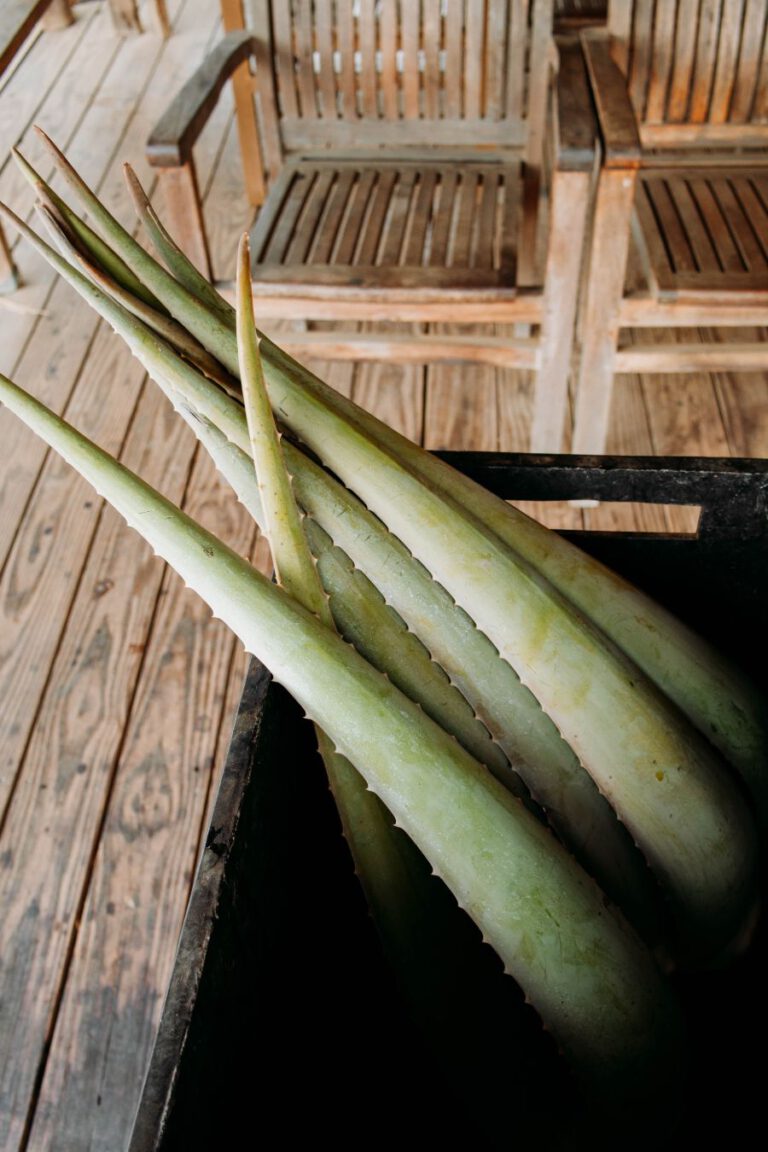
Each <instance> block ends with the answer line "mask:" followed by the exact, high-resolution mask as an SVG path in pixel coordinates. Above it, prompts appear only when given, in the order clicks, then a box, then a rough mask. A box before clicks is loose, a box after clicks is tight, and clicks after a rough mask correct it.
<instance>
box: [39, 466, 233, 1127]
mask: <svg viewBox="0 0 768 1152" xmlns="http://www.w3.org/2000/svg"><path fill="white" fill-rule="evenodd" d="M184 506H185V508H186V509H187V510H188V511H189V512H190V514H191V515H193V516H194V517H195V518H196V519H199V520H201V521H202V522H203V523H205V524H206V525H207V526H208V527H209V528H211V529H212V530H214V531H216V532H217V533H218V534H219V535H221V536H223V538H225V539H227V540H228V541H229V542H230V543H231V544H232V546H233V547H234V548H235V549H236V550H238V551H240V552H245V553H248V552H249V551H250V550H251V547H252V537H253V527H252V523H251V521H250V518H249V517H248V515H247V513H246V512H245V510H244V509H243V508H242V507H241V506H239V505H237V503H236V501H235V499H234V496H233V495H232V493H231V492H225V491H224V490H223V489H221V488H220V487H219V486H218V485H217V484H216V482H215V479H214V469H213V465H212V464H211V462H210V461H209V460H208V459H207V457H204V456H200V457H199V458H198V465H197V467H196V468H195V472H194V473H193V476H192V479H191V487H190V488H189V489H188V491H187V494H186V498H185V501H184ZM234 651H235V641H234V638H233V637H232V634H231V633H230V632H229V631H228V630H227V629H226V628H225V627H224V626H223V625H222V624H221V622H220V621H215V620H213V619H212V618H211V615H210V611H209V610H208V609H207V607H206V606H204V605H203V604H202V603H201V602H200V601H198V600H197V599H196V598H195V597H193V596H192V595H190V593H189V592H188V591H187V590H186V589H185V587H184V584H183V582H182V581H181V580H180V579H179V578H178V577H176V576H175V574H172V573H169V574H168V575H167V578H166V580H165V581H164V586H163V588H162V590H161V596H160V602H159V608H158V611H157V614H156V615H155V618H154V620H153V626H152V631H151V635H150V636H149V637H148V640H147V647H146V652H145V673H144V675H143V676H142V678H141V680H140V682H139V684H138V685H137V689H136V693H135V696H134V698H133V700H132V701H131V709H130V716H129V720H128V724H127V726H126V728H125V733H124V741H123V745H122V748H121V750H120V761H119V766H118V768H117V773H116V778H115V781H114V785H113V788H112V790H111V794H110V797H109V804H108V807H107V810H106V813H105V819H104V827H103V831H102V833H101V836H100V840H99V850H98V852H97V854H96V858H95V861H94V871H93V876H92V879H91V883H90V885H89V890H88V896H87V899H86V901H85V904H84V906H83V911H82V923H83V930H82V931H81V932H80V934H79V936H78V941H77V948H76V952H75V955H74V958H73V974H72V977H71V979H70V981H68V986H67V990H66V995H65V996H64V998H63V1002H62V1006H61V1012H60V1021H61V1025H62V1026H63V1027H66V1028H69V1029H70V1031H71V1034H72V1035H74V1036H75V1037H76V1038H77V1043H76V1045H75V1046H73V1050H71V1052H70V1060H69V1063H68V1066H67V1067H66V1068H65V1067H62V1065H61V1064H57V1066H56V1072H57V1073H58V1075H56V1076H51V1079H50V1083H46V1085H45V1091H44V1092H43V1094H42V1096H41V1100H40V1105H39V1125H40V1129H41V1135H44V1134H45V1133H46V1132H47V1133H49V1135H50V1137H51V1138H52V1139H55V1140H61V1139H62V1138H64V1139H66V1138H67V1136H68V1135H69V1133H70V1132H71V1133H72V1137H73V1143H75V1142H76V1136H77V1133H78V1130H80V1128H81V1123H79V1122H78V1112H79V1110H80V1107H81V1102H82V1101H83V1100H93V1098H94V1096H95V1095H96V1094H99V1095H101V1097H102V1107H101V1108H100V1109H98V1110H96V1109H94V1110H93V1111H92V1122H91V1123H92V1127H91V1131H92V1133H93V1137H92V1139H93V1141H94V1143H97V1142H101V1143H102V1146H103V1147H110V1146H120V1145H119V1141H120V1140H121V1139H124V1134H125V1133H126V1132H128V1131H129V1129H130V1124H131V1122H132V1120H133V1116H134V1113H135V1110H136V1106H137V1104H138V1099H139V1093H140V1090H141V1083H142V1081H141V1074H142V1072H143V1069H144V1068H146V1066H147V1064H148V1061H149V1056H150V1052H151V1045H152V1040H153V1038H154V1029H155V1027H156V1023H157V1012H158V1010H159V1008H160V1006H161V1003H162V996H163V993H164V989H165V987H166V985H167V982H168V979H169V976H170V972H171V968H172V965H173V960H174V957H175V941H176V940H177V939H178V936H179V932H180V930H181V925H182V920H183V915H184V910H185V907H186V900H187V896H188V893H189V889H190V885H191V882H192V878H193V875H194V868H195V864H196V860H197V856H198V854H199V851H200V841H199V837H200V832H201V827H202V818H203V815H204V813H205V811H206V807H207V801H208V791H209V788H210V782H211V777H212V775H213V766H212V763H211V757H212V754H213V751H214V750H215V748H216V747H217V745H218V742H219V741H218V733H219V730H220V728H221V725H222V722H223V708H222V704H223V701H222V688H223V685H225V684H226V680H227V676H228V675H229V673H230V669H231V667H232V659H233V655H234ZM118 901H122V904H123V907H122V908H121V909H120V912H119V913H118V912H117V910H116V908H117V903H118ZM109 908H113V909H115V912H114V913H113V915H111V916H110V915H108V914H107V915H104V911H103V910H104V909H109ZM137 952H138V954H137ZM131 960H133V962H131ZM96 972H101V973H102V974H103V976H104V977H105V978H106V986H107V989H108V993H107V995H106V996H104V994H103V992H102V995H101V997H99V999H100V1000H101V1004H99V1003H98V1001H97V998H96V997H94V994H93V987H94V981H93V974H94V973H96ZM83 998H86V999H87V1002H89V1003H90V1013H89V1015H90V1021H89V1023H90V1027H88V1028H84V1027H83V1025H84V1023H85V1020H84V1019H83V1008H82V1003H81V1002H82V1000H83ZM148 1008H150V1009H151V1008H153V1009H154V1011H148ZM99 1021H100V1022H101V1026H102V1027H103V1028H106V1029H108V1030H109V1033H110V1043H109V1048H107V1046H106V1045H105V1043H104V1040H103V1039H102V1038H101V1037H100V1036H99V1029H98V1022H99ZM113 1047H114V1049H115V1050H116V1051H117V1052H119V1053H120V1058H119V1060H118V1059H115V1058H114V1057H113V1058H110V1052H111V1049H112V1048H113Z"/></svg>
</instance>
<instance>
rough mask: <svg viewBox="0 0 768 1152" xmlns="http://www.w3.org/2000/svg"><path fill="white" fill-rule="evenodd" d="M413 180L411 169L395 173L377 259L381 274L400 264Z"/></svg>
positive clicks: (413, 173) (413, 174)
mask: <svg viewBox="0 0 768 1152" xmlns="http://www.w3.org/2000/svg"><path fill="white" fill-rule="evenodd" d="M415 179H416V174H415V172H414V171H413V169H412V168H406V169H404V170H403V171H400V172H398V173H397V181H396V183H395V186H394V189H393V192H392V195H391V197H390V200H389V204H388V210H387V218H386V223H385V225H384V235H383V238H382V247H381V255H380V257H379V260H380V265H381V268H382V274H383V272H384V271H385V270H386V269H388V268H390V269H391V268H393V267H395V268H396V267H397V265H398V264H399V263H400V262H401V258H402V252H403V244H404V242H405V229H406V225H407V223H408V217H409V214H410V211H411V196H412V194H413V186H414V183H415Z"/></svg>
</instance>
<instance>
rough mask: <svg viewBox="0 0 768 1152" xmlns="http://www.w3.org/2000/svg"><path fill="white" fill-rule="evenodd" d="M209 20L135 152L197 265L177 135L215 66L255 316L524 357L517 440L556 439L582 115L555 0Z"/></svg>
mask: <svg viewBox="0 0 768 1152" xmlns="http://www.w3.org/2000/svg"><path fill="white" fill-rule="evenodd" d="M222 14H223V17H224V26H225V31H226V33H227V34H226V35H225V37H224V38H223V40H222V42H221V43H220V44H219V45H218V47H217V48H216V49H215V50H214V52H213V54H212V56H211V57H210V58H209V59H208V60H207V61H206V63H205V64H204V66H203V68H202V70H201V72H200V73H199V74H198V75H197V76H195V77H194V78H193V79H192V80H191V81H190V82H189V83H188V84H187V85H186V87H185V88H184V90H183V91H182V92H181V93H180V94H179V95H178V96H177V98H176V99H175V100H174V102H173V104H172V105H171V107H170V108H169V109H168V111H167V113H166V114H165V116H164V117H163V118H162V120H161V122H160V123H159V124H158V125H157V126H156V128H155V129H154V131H153V132H152V134H151V137H150V139H149V142H148V147H147V154H148V158H149V161H150V163H151V164H152V165H154V166H155V167H156V168H157V169H158V173H159V181H160V184H161V186H162V188H163V191H164V203H165V211H166V213H167V216H168V221H169V224H170V230H171V231H172V232H175V234H176V236H177V239H178V240H179V241H180V242H181V243H182V244H183V246H184V247H185V249H186V250H187V252H188V253H189V254H190V256H191V257H192V258H193V260H194V261H195V262H196V264H197V265H198V267H199V268H201V269H202V270H204V271H205V272H206V274H208V275H209V276H210V274H211V265H210V258H209V252H208V242H207V238H206V235H205V227H204V222H203V216H202V210H201V205H200V197H199V193H198V188H197V180H196V177H195V169H194V156H193V146H194V143H195V140H196V139H197V137H198V135H199V133H200V131H201V129H202V127H203V125H204V123H205V121H206V119H207V117H208V115H209V114H210V112H211V110H212V109H213V107H214V105H215V103H216V100H217V99H218V96H219V94H220V92H221V91H222V89H223V86H224V85H225V83H226V81H227V80H228V78H229V77H230V76H231V77H232V80H233V84H234V93H235V101H236V107H237V114H238V125H239V132H240V144H241V152H242V156H243V161H244V167H245V179H246V185H247V189H248V192H249V195H250V197H251V200H252V202H253V203H254V205H258V206H259V212H258V214H257V216H256V221H255V224H254V226H253V229H252V231H251V251H252V256H253V283H254V294H255V296H256V297H257V307H258V311H259V319H260V322H262V321H263V320H264V319H266V318H271V319H274V318H291V319H301V320H306V321H309V322H311V321H320V320H325V321H329V320H331V321H347V322H349V321H351V322H353V327H352V330H344V331H336V330H334V331H328V330H327V328H326V329H325V330H324V331H316V330H313V329H312V328H311V327H310V328H307V329H305V330H303V331H299V332H291V333H290V334H286V337H285V339H283V337H282V335H281V340H282V342H283V344H284V345H285V346H286V347H290V348H291V350H292V351H294V353H296V354H300V353H301V352H302V351H304V350H305V349H306V350H307V351H309V350H314V351H315V352H316V353H317V354H319V355H321V356H322V357H325V358H365V357H367V358H371V359H377V360H378V359H386V360H392V361H398V362H409V361H410V362H417V363H421V362H430V361H436V360H449V359H450V360H466V361H484V362H487V363H493V364H498V365H502V366H508V367H517V368H526V369H534V370H535V371H536V373H537V380H538V387H537V394H536V401H535V408H536V411H535V414H534V420H533V434H532V441H531V443H532V446H533V447H536V448H538V449H547V450H557V449H559V447H560V444H561V437H562V429H563V425H564V415H565V405H566V399H567V396H566V390H567V377H568V371H569V366H570V357H571V350H572V333H573V323H574V315H575V302H576V288H577V281H578V273H579V263H580V259H581V250H582V239H583V235H584V232H583V230H584V227H585V222H586V219H587V212H588V196H589V185H590V176H591V171H592V169H593V166H594V139H595V132H596V126H595V124H594V122H593V119H592V113H591V105H590V98H589V91H588V86H587V83H586V75H585V72H584V67H583V60H582V57H581V52H580V49H579V45H578V42H577V41H576V40H575V39H574V40H572V42H571V43H567V44H566V43H564V44H562V45H560V46H559V50H557V49H556V46H555V42H554V39H553V33H552V0H413V2H412V3H408V4H398V3H395V2H394V0H378V2H374V0H354V2H353V0H334V2H331V0H292V2H290V3H289V2H287V0H274V2H273V3H270V2H269V0H254V2H252V3H250V4H249V5H246V4H244V3H242V2H240V0H222ZM540 225H541V227H540ZM542 235H543V236H544V242H543V248H544V254H543V256H540V255H539V250H538V249H537V244H538V242H539V240H540V237H541V236H542ZM363 321H365V322H377V323H378V322H381V323H380V324H379V325H378V327H377V328H376V330H375V331H374V332H371V331H370V324H366V329H367V331H366V332H361V331H360V324H359V322H363ZM414 324H418V325H422V326H423V325H429V326H431V325H435V324H437V325H446V326H448V325H450V326H451V331H450V333H448V332H446V331H437V330H435V329H434V328H431V329H430V330H428V331H424V330H423V329H422V330H420V331H418V332H414V331H413V329H412V325H414ZM404 325H405V326H409V325H410V326H411V327H410V328H408V327H406V330H405V331H403V326H404ZM478 325H479V326H481V327H477V326H478ZM493 325H528V326H531V327H530V329H524V330H525V331H526V332H528V335H526V336H524V337H523V336H519V335H518V333H519V329H517V330H516V332H515V333H513V335H512V336H509V337H507V336H500V335H497V334H495V332H494V329H493ZM455 326H463V328H464V331H463V332H461V333H460V334H456V331H455ZM467 326H475V327H467ZM489 329H490V334H489ZM531 332H532V333H533V335H531V334H530V333H531Z"/></svg>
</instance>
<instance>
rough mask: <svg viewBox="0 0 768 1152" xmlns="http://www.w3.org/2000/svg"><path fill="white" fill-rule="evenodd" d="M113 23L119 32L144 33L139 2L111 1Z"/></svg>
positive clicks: (130, 0) (135, 0)
mask: <svg viewBox="0 0 768 1152" xmlns="http://www.w3.org/2000/svg"><path fill="white" fill-rule="evenodd" d="M109 10H110V13H111V15H112V23H113V25H114V27H115V29H116V31H118V32H142V31H143V29H142V27H141V20H140V18H139V6H138V3H137V0H109Z"/></svg>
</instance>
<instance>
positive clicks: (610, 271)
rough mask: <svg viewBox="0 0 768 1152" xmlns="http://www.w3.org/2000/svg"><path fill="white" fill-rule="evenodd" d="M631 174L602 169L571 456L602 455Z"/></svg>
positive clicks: (626, 242)
mask: <svg viewBox="0 0 768 1152" xmlns="http://www.w3.org/2000/svg"><path fill="white" fill-rule="evenodd" d="M635 183H636V173H635V172H634V171H628V170H627V169H607V168H606V169H603V170H602V171H601V173H600V179H599V182H598V186H597V193H596V197H595V213H594V230H593V234H592V246H591V251H590V254H589V265H588V271H587V282H586V296H585V301H584V312H583V315H582V317H581V356H580V363H579V370H578V377H577V383H576V414H575V418H574V428H573V444H572V451H574V452H583V453H598V454H600V453H603V452H605V446H606V440H607V437H608V423H609V419H610V413H611V394H612V391H613V375H614V362H615V357H616V349H617V343H618V338H619V310H620V308H621V299H622V294H623V290H624V279H625V276H626V271H627V256H628V253H629V234H630V218H631V215H632V205H633V203H634V198H635Z"/></svg>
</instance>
